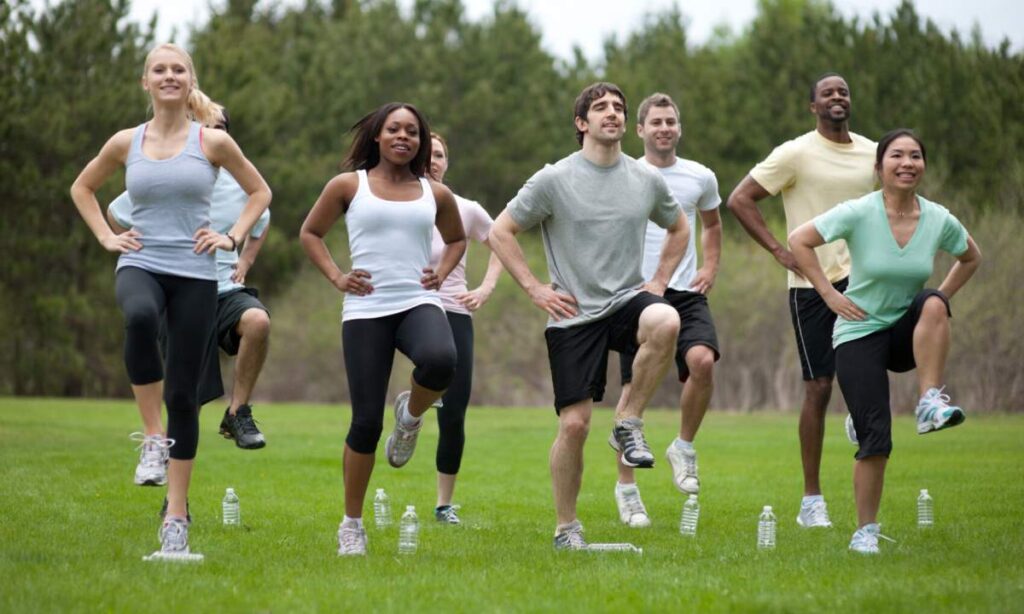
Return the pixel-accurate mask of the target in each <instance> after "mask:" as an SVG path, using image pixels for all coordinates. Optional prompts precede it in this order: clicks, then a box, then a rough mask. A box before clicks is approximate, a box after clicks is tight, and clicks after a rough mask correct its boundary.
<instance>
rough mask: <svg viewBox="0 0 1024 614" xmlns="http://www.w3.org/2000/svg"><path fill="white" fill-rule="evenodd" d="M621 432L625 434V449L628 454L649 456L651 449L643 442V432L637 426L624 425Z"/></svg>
mask: <svg viewBox="0 0 1024 614" xmlns="http://www.w3.org/2000/svg"><path fill="white" fill-rule="evenodd" d="M622 428H623V430H624V431H625V432H626V449H627V450H629V451H630V452H634V453H637V452H638V453H641V454H650V453H651V448H650V446H648V445H647V441H646V440H644V432H643V430H641V428H640V426H637V425H624V426H623V427H622Z"/></svg>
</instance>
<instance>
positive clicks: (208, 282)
mask: <svg viewBox="0 0 1024 614" xmlns="http://www.w3.org/2000/svg"><path fill="white" fill-rule="evenodd" d="M142 88H143V89H144V90H146V92H147V93H148V94H149V97H150V103H151V105H152V109H153V119H152V120H150V121H149V122H147V123H145V124H143V125H141V126H138V127H136V128H129V129H126V130H121V131H120V132H118V133H117V134H115V135H114V136H113V137H111V138H110V140H108V141H107V143H106V144H105V145H104V146H103V148H102V149H101V150H100V152H99V154H98V155H97V156H96V157H95V158H93V159H92V161H90V162H89V164H88V165H86V167H85V169H83V170H82V172H81V173H80V174H79V176H78V178H77V179H76V180H75V183H74V184H73V185H72V186H71V198H72V200H73V201H74V203H75V206H76V207H77V208H78V211H79V213H80V214H81V215H82V218H83V219H84V220H85V222H86V224H88V225H89V228H90V229H91V230H92V232H93V234H94V235H96V239H97V240H98V241H99V243H100V245H102V246H103V247H104V249H106V250H107V251H110V252H114V253H119V254H121V257H120V260H119V262H118V267H117V295H118V303H119V305H120V307H121V309H122V311H123V312H124V315H125V366H126V368H127V370H128V376H129V379H130V380H131V383H132V392H133V393H134V394H135V399H136V402H137V403H138V405H139V411H140V413H141V414H142V416H143V423H144V425H145V430H146V432H145V433H144V434H143V435H144V437H143V439H142V442H141V443H142V445H141V448H142V455H143V461H144V462H143V463H140V469H137V470H136V483H137V484H140V485H160V484H163V483H165V482H166V483H167V484H168V488H167V500H168V508H167V515H166V517H165V519H164V522H163V524H162V526H161V530H160V542H161V549H160V550H159V551H158V552H156V553H154V555H153V557H152V558H155V559H169V560H182V559H186V560H187V559H188V558H190V557H191V558H196V557H201V555H196V554H193V553H190V552H189V546H188V520H187V517H188V513H187V510H186V499H187V495H188V485H189V481H190V479H191V474H192V465H193V459H194V458H195V451H196V446H197V442H198V430H199V417H198V411H199V409H198V408H199V404H198V400H197V383H198V378H199V371H200V364H201V362H202V356H203V352H204V350H205V347H206V342H207V340H208V337H209V332H210V330H211V327H212V325H213V322H214V316H215V314H216V293H217V282H216V268H215V264H214V259H213V254H214V252H215V251H216V250H218V249H223V250H233V249H235V248H236V247H237V244H238V242H239V241H240V239H241V237H244V236H245V235H246V234H247V233H248V232H249V230H250V229H251V228H252V226H253V224H255V223H256V220H257V219H258V218H259V216H260V214H261V213H262V212H263V211H264V210H265V209H266V208H267V206H268V205H269V204H270V188H269V187H268V186H267V184H266V182H265V181H263V178H262V177H261V176H260V174H259V172H258V171H257V170H256V168H255V167H254V166H253V165H252V164H251V163H250V162H249V161H248V160H246V158H245V156H244V155H242V151H241V150H240V149H239V148H238V145H237V144H235V142H234V140H232V138H231V137H230V136H229V135H228V134H227V133H225V132H222V131H219V130H203V128H202V126H201V124H212V123H214V122H215V121H216V119H217V118H218V117H219V113H220V106H219V105H217V104H215V103H213V102H212V101H210V99H209V98H208V97H207V96H206V95H205V94H203V93H202V91H201V90H200V89H199V84H198V80H197V78H196V74H195V68H194V67H193V64H192V58H191V57H189V55H188V53H187V52H185V50H183V49H181V48H180V47H177V46H175V45H170V44H165V45H160V46H158V47H156V48H154V49H153V50H152V51H151V52H150V53H149V55H148V56H147V57H146V64H145V68H144V70H143V75H142ZM121 167H126V183H127V186H128V192H129V194H130V196H131V198H132V201H133V203H134V207H135V208H134V209H133V211H132V216H133V218H134V219H136V220H139V223H137V224H136V227H135V229H132V230H129V231H127V232H124V233H121V234H115V233H114V232H113V231H112V230H111V228H110V226H108V225H107V222H106V220H105V218H104V217H103V213H102V212H101V211H100V206H99V203H98V202H97V200H96V191H97V190H99V188H100V187H101V186H102V185H103V183H104V182H105V181H106V180H107V179H108V178H109V177H110V176H111V175H112V174H113V173H114V172H115V171H117V170H118V169H119V168H121ZM218 167H224V168H226V169H228V171H230V172H231V174H232V175H233V176H234V177H235V179H237V181H238V183H239V185H241V186H242V189H244V190H245V192H246V193H247V194H248V195H249V200H248V202H247V203H246V206H245V209H244V212H243V213H242V216H241V217H240V218H239V220H238V222H237V223H236V224H235V226H234V227H233V228H232V229H231V230H230V231H228V233H227V234H220V233H217V232H214V231H213V230H211V229H210V228H209V216H210V212H209V208H210V192H211V191H212V189H213V182H214V180H215V179H216V176H217V168H218ZM163 311H166V314H167V321H168V362H167V365H166V376H165V374H164V370H163V366H162V364H161V360H160V350H159V348H158V345H157V342H156V330H157V323H158V321H159V317H160V313H161V312H163ZM161 396H162V397H163V398H164V400H165V401H166V403H167V431H166V433H165V432H164V430H163V427H162V425H161V423H160V403H161ZM165 467H166V468H165ZM140 471H141V474H140Z"/></svg>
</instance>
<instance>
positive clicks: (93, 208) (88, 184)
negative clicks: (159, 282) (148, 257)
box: [71, 130, 142, 253]
mask: <svg viewBox="0 0 1024 614" xmlns="http://www.w3.org/2000/svg"><path fill="white" fill-rule="evenodd" d="M131 140H132V131H131V130H122V131H120V132H118V133H117V134H115V135H114V136H112V137H111V138H110V140H108V141H107V142H106V144H105V145H104V146H103V148H102V149H100V153H99V154H97V155H96V157H95V158H93V159H92V160H91V161H90V162H89V163H88V164H87V165H85V168H84V169H82V172H81V173H79V174H78V178H77V179H75V182H74V183H73V184H71V200H72V201H73V202H74V203H75V208H77V209H78V213H79V214H80V215H81V216H82V219H84V220H85V223H86V224H87V225H88V226H89V230H91V231H92V234H93V235H95V237H96V240H97V241H99V242H100V245H102V246H103V249H105V250H107V251H110V252H120V253H125V252H129V251H138V250H140V249H142V244H141V243H139V241H138V239H137V238H138V236H139V234H138V233H137V232H136V231H134V230H128V231H125V232H122V233H115V232H114V231H113V230H111V228H110V226H108V225H107V222H106V220H104V219H103V212H102V211H100V203H99V201H97V200H96V191H97V190H98V189H99V188H100V186H102V185H103V182H105V181H106V180H107V179H108V178H110V176H111V175H112V174H113V173H114V171H116V170H117V169H118V168H120V167H122V166H124V162H125V159H126V158H127V157H128V148H129V146H130V145H131Z"/></svg>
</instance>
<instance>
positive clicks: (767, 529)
mask: <svg viewBox="0 0 1024 614" xmlns="http://www.w3.org/2000/svg"><path fill="white" fill-rule="evenodd" d="M757 547H758V548H759V549H761V550H770V549H772V548H774V547H775V514H773V513H772V506H770V505H766V506H764V510H762V511H761V518H760V519H759V520H758V522H757Z"/></svg>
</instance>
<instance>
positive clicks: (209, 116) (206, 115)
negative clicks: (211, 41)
mask: <svg viewBox="0 0 1024 614" xmlns="http://www.w3.org/2000/svg"><path fill="white" fill-rule="evenodd" d="M165 49H166V50H168V51H173V52H174V53H177V54H178V55H180V56H181V58H182V59H183V60H184V61H185V67H186V68H188V73H189V76H190V77H191V83H190V87H189V90H188V100H187V101H186V105H187V108H188V116H189V119H191V120H192V121H197V122H199V123H200V124H203V125H204V126H212V125H214V124H216V123H218V122H219V121H220V120H221V118H222V117H223V116H222V113H221V110H222V109H223V108H224V107H222V106H221V105H219V104H217V103H216V102H214V101H212V100H210V97H209V96H207V95H206V94H204V93H203V91H202V90H201V89H199V78H198V77H196V68H195V65H194V64H193V63H192V56H190V55H189V54H188V52H187V51H185V50H184V49H182V48H181V47H179V46H177V45H175V44H173V43H164V44H162V45H157V46H156V47H153V49H152V50H150V52H149V54H148V55H146V64H145V66H144V67H143V69H142V76H143V78H145V76H146V74H147V73H148V72H149V65H150V64H152V62H153V56H154V55H156V53H157V52H158V51H161V50H165Z"/></svg>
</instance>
